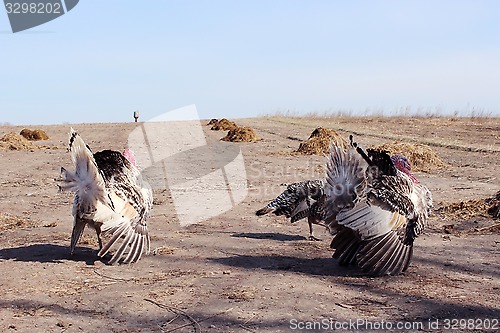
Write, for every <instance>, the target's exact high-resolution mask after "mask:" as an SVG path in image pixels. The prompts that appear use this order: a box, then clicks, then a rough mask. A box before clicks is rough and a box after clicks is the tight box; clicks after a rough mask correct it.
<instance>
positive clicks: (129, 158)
mask: <svg viewBox="0 0 500 333" xmlns="http://www.w3.org/2000/svg"><path fill="white" fill-rule="evenodd" d="M69 151H70V152H71V159H72V161H73V164H74V165H75V169H76V170H75V172H71V171H68V170H66V169H64V168H61V177H62V179H61V185H59V188H60V190H61V191H62V190H70V191H73V192H75V200H74V203H73V216H74V223H73V231H72V233H71V245H70V252H71V254H73V252H74V250H75V246H76V244H77V243H78V240H79V239H80V236H81V235H82V233H83V230H84V229H85V226H87V225H88V226H89V227H92V228H94V229H95V231H96V233H97V240H98V242H99V252H98V256H99V257H104V256H105V255H106V254H107V253H108V252H109V251H110V249H111V247H112V246H113V245H115V244H119V243H120V241H121V243H120V244H119V246H118V249H117V250H116V252H115V253H114V255H113V256H112V257H111V259H110V260H109V264H114V263H117V262H119V263H132V262H136V261H137V260H139V259H140V258H141V256H142V253H143V252H144V251H145V252H146V254H148V253H149V249H150V239H149V234H148V229H147V225H146V220H147V218H148V217H149V214H150V211H151V208H152V205H153V193H152V190H151V187H150V186H149V184H148V183H147V182H146V181H144V180H143V179H142V176H141V173H140V172H139V170H138V169H137V167H136V163H135V158H134V155H133V153H132V151H130V150H128V149H126V150H125V151H124V153H123V155H122V154H121V153H119V152H116V151H112V150H103V151H100V152H97V153H95V154H93V153H92V151H91V150H90V148H89V147H88V146H87V145H86V144H85V142H84V141H83V139H82V138H81V137H80V135H79V134H78V133H76V132H75V131H74V130H73V128H72V129H71V133H70V140H69ZM101 236H104V237H106V238H107V239H108V241H107V242H106V244H104V245H103V242H102V238H101Z"/></svg>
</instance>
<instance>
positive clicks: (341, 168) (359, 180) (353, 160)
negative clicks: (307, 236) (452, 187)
mask: <svg viewBox="0 0 500 333" xmlns="http://www.w3.org/2000/svg"><path fill="white" fill-rule="evenodd" d="M351 144H352V146H351V147H350V148H348V149H347V150H345V149H342V148H338V147H335V146H334V145H331V147H330V155H329V157H328V160H327V174H326V183H325V188H324V191H325V206H324V210H325V222H326V223H327V224H328V227H329V229H330V230H331V231H332V234H334V238H333V240H332V243H331V247H332V249H334V254H333V257H334V258H336V259H337V260H338V262H339V264H341V265H349V264H354V265H357V266H359V267H360V268H361V269H362V270H363V271H364V272H365V273H367V274H370V275H375V276H379V275H396V274H400V273H401V272H403V271H405V270H406V269H407V268H408V266H409V264H410V261H411V259H412V255H413V243H414V240H415V238H416V237H417V236H418V235H419V234H421V232H422V230H423V229H424V226H425V224H426V220H427V218H428V216H429V213H430V210H431V208H432V197H431V193H430V191H429V190H428V189H427V188H426V187H425V186H423V185H420V184H418V181H416V178H414V177H410V175H411V173H410V172H409V170H408V169H407V168H406V167H405V165H406V164H405V163H400V160H404V159H405V158H404V157H402V156H393V157H391V156H389V155H388V154H387V153H386V152H380V151H375V150H371V149H368V152H367V153H366V152H365V151H364V150H363V149H361V148H360V147H358V146H357V144H356V143H353V142H352V138H351ZM408 166H409V164H408ZM411 176H412V175H411Z"/></svg>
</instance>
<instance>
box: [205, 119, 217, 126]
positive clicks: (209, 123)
mask: <svg viewBox="0 0 500 333" xmlns="http://www.w3.org/2000/svg"><path fill="white" fill-rule="evenodd" d="M218 122H219V120H218V119H215V118H213V119H211V120H210V121H209V122H208V124H207V126H210V125H215V124H217V123H218Z"/></svg>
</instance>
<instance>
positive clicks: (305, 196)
mask: <svg viewBox="0 0 500 333" xmlns="http://www.w3.org/2000/svg"><path fill="white" fill-rule="evenodd" d="M324 186H325V181H324V180H323V179H316V180H305V181H302V182H298V183H293V184H290V185H288V186H287V188H286V190H285V191H284V192H283V193H281V194H280V195H278V196H277V197H276V199H274V200H273V201H271V202H270V203H268V204H267V205H266V206H265V207H264V208H261V209H259V210H258V211H257V212H255V214H256V215H258V216H260V215H265V214H268V213H274V214H275V215H277V216H279V215H285V216H286V217H287V218H290V221H291V222H292V223H295V222H297V221H300V220H302V219H304V218H306V217H307V222H308V224H309V240H320V239H319V238H317V237H315V236H314V234H313V228H312V225H313V224H319V225H324V224H323V222H322V221H323V219H324V216H323V215H324V211H323V209H322V207H323V206H322V202H323V200H324V192H323V188H324Z"/></svg>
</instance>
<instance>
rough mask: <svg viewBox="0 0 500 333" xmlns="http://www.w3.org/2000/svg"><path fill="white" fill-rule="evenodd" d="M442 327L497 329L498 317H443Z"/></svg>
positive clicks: (451, 328) (454, 328)
mask: <svg viewBox="0 0 500 333" xmlns="http://www.w3.org/2000/svg"><path fill="white" fill-rule="evenodd" d="M443 328H444V329H447V330H464V329H472V330H498V329H499V328H500V327H499V322H498V319H496V318H494V319H444V320H443Z"/></svg>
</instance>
